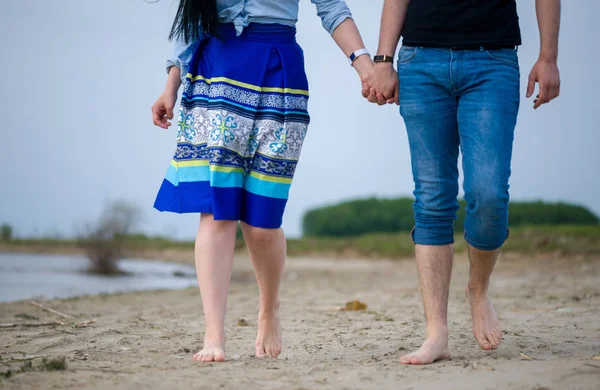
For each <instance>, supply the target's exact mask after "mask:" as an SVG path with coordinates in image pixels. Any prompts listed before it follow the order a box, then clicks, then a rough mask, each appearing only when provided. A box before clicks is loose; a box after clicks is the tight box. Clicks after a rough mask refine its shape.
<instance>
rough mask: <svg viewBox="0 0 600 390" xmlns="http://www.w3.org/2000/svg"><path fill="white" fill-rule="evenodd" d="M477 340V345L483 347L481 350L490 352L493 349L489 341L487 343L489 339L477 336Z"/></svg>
mask: <svg viewBox="0 0 600 390" xmlns="http://www.w3.org/2000/svg"><path fill="white" fill-rule="evenodd" d="M475 340H477V343H479V346H480V347H481V349H483V350H485V351H489V350H491V349H492V345H491V344H490V343H489V341H487V339H486V338H485V337H483V336H475Z"/></svg>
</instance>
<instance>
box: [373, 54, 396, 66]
mask: <svg viewBox="0 0 600 390" xmlns="http://www.w3.org/2000/svg"><path fill="white" fill-rule="evenodd" d="M373 62H375V63H378V62H390V63H392V64H393V63H394V57H390V56H387V55H385V54H383V55H376V56H375V57H373Z"/></svg>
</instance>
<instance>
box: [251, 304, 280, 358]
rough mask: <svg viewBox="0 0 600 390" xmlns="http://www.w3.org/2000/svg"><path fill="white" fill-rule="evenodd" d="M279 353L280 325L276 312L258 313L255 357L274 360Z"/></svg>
mask: <svg viewBox="0 0 600 390" xmlns="http://www.w3.org/2000/svg"><path fill="white" fill-rule="evenodd" d="M280 353H281V325H280V323H279V314H278V313H277V312H270V313H264V312H261V313H258V335H257V336H256V357H260V358H263V357H270V358H276V357H277V356H279V354H280Z"/></svg>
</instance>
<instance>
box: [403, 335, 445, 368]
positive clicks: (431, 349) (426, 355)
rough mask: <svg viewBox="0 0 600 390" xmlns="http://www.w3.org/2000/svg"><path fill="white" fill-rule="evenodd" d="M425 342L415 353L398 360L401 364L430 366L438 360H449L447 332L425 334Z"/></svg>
mask: <svg viewBox="0 0 600 390" xmlns="http://www.w3.org/2000/svg"><path fill="white" fill-rule="evenodd" d="M427 333H428V336H427V338H426V339H425V342H424V343H423V345H422V346H421V348H419V349H418V350H417V351H415V352H413V353H411V354H408V355H404V356H402V357H401V358H400V363H402V364H415V365H420V364H431V363H433V362H436V361H438V360H444V359H450V350H449V349H448V330H442V331H434V332H431V334H430V332H427Z"/></svg>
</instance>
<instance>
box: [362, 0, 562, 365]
mask: <svg viewBox="0 0 600 390" xmlns="http://www.w3.org/2000/svg"><path fill="white" fill-rule="evenodd" d="M536 10H537V16H538V24H539V30H540V36H541V50H540V55H539V59H538V61H537V62H536V64H535V66H534V67H533V70H532V71H531V74H530V76H529V85H528V87H527V97H531V96H532V95H533V93H534V87H535V84H536V82H537V83H538V84H539V94H538V95H537V97H536V99H535V100H534V102H533V108H535V109H537V108H538V107H540V106H541V105H542V104H545V103H548V102H550V101H551V100H552V99H554V98H556V97H557V96H558V95H559V92H560V78H559V71H558V67H557V56H558V31H559V24H560V0H536ZM400 35H402V37H403V47H402V49H401V50H400V54H399V59H398V75H397V74H396V72H395V71H394V68H393V63H392V59H393V56H394V52H395V50H396V47H397V44H398V41H399V39H400ZM520 44H521V36H520V30H519V22H518V16H517V9H516V2H515V0H485V1H483V0H413V1H412V2H411V1H410V0H385V3H384V9H383V16H382V23H381V33H380V40H379V50H378V53H377V54H378V56H376V57H375V60H376V62H377V63H376V65H375V67H374V70H373V71H372V72H371V73H369V74H368V75H367V76H366V77H364V79H363V96H365V97H367V98H368V99H369V101H371V102H373V103H378V104H380V105H381V104H385V103H386V102H387V103H393V102H394V101H395V102H396V103H399V104H400V113H401V115H402V117H403V118H404V121H405V124H406V129H407V132H408V139H409V144H410V151H411V160H412V170H413V177H414V182H415V192H414V194H415V198H416V200H415V203H414V214H415V222H416V223H415V228H414V229H413V231H412V233H411V235H412V237H413V241H414V243H415V244H416V247H415V252H416V258H417V268H418V271H419V280H420V286H421V294H422V297H423V304H424V308H425V317H426V320H427V329H426V339H425V342H424V343H423V345H422V346H421V348H420V349H419V350H417V351H416V352H413V353H411V354H409V355H406V356H403V357H401V359H400V362H401V363H404V364H429V363H433V362H434V361H436V360H440V359H447V358H449V357H450V354H449V350H448V321H447V308H448V290H449V285H450V274H451V270H452V256H453V248H452V244H453V236H454V231H453V222H454V220H455V219H456V211H457V209H458V203H457V195H458V168H457V159H458V153H459V148H460V151H461V152H462V156H463V172H464V183H463V187H464V192H465V200H466V202H467V209H466V220H465V225H464V230H465V239H466V241H467V243H468V244H469V259H470V280H469V283H468V286H467V296H468V299H469V303H470V305H471V315H472V319H473V334H474V336H475V339H476V340H477V342H478V343H479V345H480V346H481V348H482V349H484V350H493V349H496V348H497V347H498V345H499V343H500V340H501V338H502V331H501V329H500V325H499V323H498V320H497V318H496V313H495V312H494V308H493V306H492V303H491V302H490V299H489V297H488V288H489V283H490V276H491V274H492V270H493V269H494V265H495V263H496V259H497V257H498V254H499V250H500V248H501V247H502V245H503V243H504V241H505V240H506V238H507V237H508V200H509V195H508V180H509V176H510V169H511V168H510V161H511V155H512V145H513V135H514V128H515V124H516V121H517V112H518V109H519V100H520V98H519V94H520V92H519V64H518V58H517V52H516V48H517V47H518V46H519V45H520ZM398 76H399V77H398ZM398 82H399V85H398Z"/></svg>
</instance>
